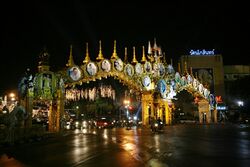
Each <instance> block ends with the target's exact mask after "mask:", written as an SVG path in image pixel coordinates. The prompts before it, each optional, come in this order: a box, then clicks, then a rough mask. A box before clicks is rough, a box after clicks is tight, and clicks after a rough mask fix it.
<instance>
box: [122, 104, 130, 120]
mask: <svg viewBox="0 0 250 167" xmlns="http://www.w3.org/2000/svg"><path fill="white" fill-rule="evenodd" d="M123 103H124V106H125V108H126V112H127V113H126V114H127V118H128V115H129V113H128V107H129V105H130V100H124V101H123Z"/></svg>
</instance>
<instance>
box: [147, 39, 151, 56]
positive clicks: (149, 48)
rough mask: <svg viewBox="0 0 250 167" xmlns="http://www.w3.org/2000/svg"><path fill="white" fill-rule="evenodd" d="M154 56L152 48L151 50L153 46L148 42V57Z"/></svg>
mask: <svg viewBox="0 0 250 167" xmlns="http://www.w3.org/2000/svg"><path fill="white" fill-rule="evenodd" d="M151 54H152V48H151V44H150V41H148V55H151Z"/></svg>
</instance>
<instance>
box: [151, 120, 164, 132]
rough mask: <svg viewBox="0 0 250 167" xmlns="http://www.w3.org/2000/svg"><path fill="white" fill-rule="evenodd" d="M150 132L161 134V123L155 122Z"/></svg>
mask: <svg viewBox="0 0 250 167" xmlns="http://www.w3.org/2000/svg"><path fill="white" fill-rule="evenodd" d="M151 130H152V132H154V133H156V132H161V131H163V122H162V121H160V122H155V123H154V124H153V125H152V126H151Z"/></svg>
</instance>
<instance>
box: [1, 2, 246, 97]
mask: <svg viewBox="0 0 250 167" xmlns="http://www.w3.org/2000/svg"><path fill="white" fill-rule="evenodd" d="M104 2H105V3H104ZM104 2H98V3H97V2H96V3H95V2H94V1H92V3H83V2H81V1H80V0H78V1H77V0H75V1H66V2H60V1H57V3H45V2H43V3H42V2H37V1H36V2H33V3H30V2H29V3H26V2H23V1H17V2H13V1H9V2H6V3H5V4H4V5H1V11H0V14H1V16H0V17H1V37H0V41H1V43H0V48H1V53H0V54H1V58H2V60H1V66H0V72H1V82H0V93H1V94H2V93H3V92H5V91H6V90H11V89H13V88H16V87H17V84H18V81H19V79H20V78H21V76H22V74H23V73H24V71H25V69H26V68H30V69H31V70H32V71H33V72H35V71H36V70H37V69H36V66H37V59H38V55H39V53H40V52H41V51H42V49H43V48H44V47H45V46H46V48H47V49H48V52H49V54H50V64H51V69H52V70H57V69H60V68H63V67H64V66H65V64H66V63H67V59H68V55H69V46H70V44H72V45H73V56H74V59H75V63H76V64H78V65H80V64H81V62H82V60H83V59H84V56H85V43H86V42H88V43H89V50H90V54H91V57H92V59H94V58H95V57H96V56H97V54H98V41H99V40H102V47H103V54H104V56H105V57H107V58H110V56H111V54H112V50H113V41H114V40H117V52H118V54H119V56H120V57H121V58H123V53H124V47H128V54H129V55H131V54H132V47H133V46H135V47H136V48H137V50H138V54H137V55H138V57H140V56H141V55H140V52H141V51H140V50H141V47H142V45H145V46H147V44H148V41H149V40H150V41H151V42H153V39H154V38H156V39H157V43H158V44H159V45H161V47H162V49H163V52H165V53H166V55H167V59H168V60H169V59H170V58H172V59H173V60H174V61H177V60H178V58H179V56H181V55H185V54H188V53H189V51H190V49H206V50H211V49H215V53H217V54H222V56H223V60H224V64H249V62H248V61H247V58H248V56H249V55H250V49H249V42H248V41H249V39H250V38H249V37H250V26H249V23H250V17H249V16H250V15H249V13H248V9H247V5H244V4H240V5H238V4H235V3H231V2H227V3H225V4H216V3H212V1H210V3H205V2H204V3H200V4H192V3H190V1H189V2H185V3H184V2H178V3H177V2H176V3H168V2H164V1H162V2H161V3H157V2H156V1H152V2H150V3H142V2H141V3H137V4H136V3H125V2H126V1H121V2H120V3H119V2H116V3H113V4H111V3H107V1H104ZM1 94H0V95H1Z"/></svg>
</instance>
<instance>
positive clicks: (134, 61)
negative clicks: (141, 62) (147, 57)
mask: <svg viewBox="0 0 250 167" xmlns="http://www.w3.org/2000/svg"><path fill="white" fill-rule="evenodd" d="M137 62H138V61H137V60H136V55H135V47H133V60H132V64H136V63H137Z"/></svg>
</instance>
